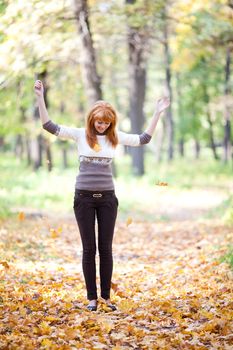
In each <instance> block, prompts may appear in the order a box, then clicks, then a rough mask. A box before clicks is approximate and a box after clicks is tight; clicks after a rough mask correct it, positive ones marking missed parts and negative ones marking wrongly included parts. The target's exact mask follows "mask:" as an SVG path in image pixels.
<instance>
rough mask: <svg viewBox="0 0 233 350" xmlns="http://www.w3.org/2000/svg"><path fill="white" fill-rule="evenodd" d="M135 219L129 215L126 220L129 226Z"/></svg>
mask: <svg viewBox="0 0 233 350" xmlns="http://www.w3.org/2000/svg"><path fill="white" fill-rule="evenodd" d="M132 222H133V219H132V218H131V217H128V219H127V221H126V226H129V225H130V224H132Z"/></svg>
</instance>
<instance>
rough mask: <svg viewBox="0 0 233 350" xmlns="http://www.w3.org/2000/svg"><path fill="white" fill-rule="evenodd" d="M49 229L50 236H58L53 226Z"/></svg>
mask: <svg viewBox="0 0 233 350" xmlns="http://www.w3.org/2000/svg"><path fill="white" fill-rule="evenodd" d="M49 231H50V235H51V238H57V237H58V236H59V232H58V231H57V230H55V229H54V228H51V229H50V230H49Z"/></svg>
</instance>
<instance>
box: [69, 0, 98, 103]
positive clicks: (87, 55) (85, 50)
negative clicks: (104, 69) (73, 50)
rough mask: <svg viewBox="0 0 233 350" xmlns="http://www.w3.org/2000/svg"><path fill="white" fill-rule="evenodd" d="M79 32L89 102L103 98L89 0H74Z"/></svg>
mask: <svg viewBox="0 0 233 350" xmlns="http://www.w3.org/2000/svg"><path fill="white" fill-rule="evenodd" d="M73 3H74V12H75V18H76V23H77V28H78V32H79V34H80V36H81V42H82V52H81V54H82V68H83V79H84V85H85V88H86V94H87V98H88V102H89V104H91V105H92V104H93V103H95V102H96V101H97V100H101V99H102V91H101V78H100V76H99V75H98V73H97V67H96V56H95V50H94V45H93V40H92V35H91V30H90V25H89V18H88V5H87V0H73Z"/></svg>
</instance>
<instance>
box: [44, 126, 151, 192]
mask: <svg viewBox="0 0 233 350" xmlns="http://www.w3.org/2000/svg"><path fill="white" fill-rule="evenodd" d="M43 128H44V129H45V130H47V131H48V132H50V133H52V134H54V135H56V136H57V137H59V138H62V139H72V140H74V141H75V142H76V144H77V150H78V157H79V162H80V166H79V173H78V175H77V177H76V183H75V188H76V189H79V190H89V191H108V190H114V183H113V176H112V166H111V163H112V160H113V158H114V156H115V152H116V148H115V147H113V146H112V144H111V143H110V142H109V141H108V139H107V136H106V135H97V142H98V145H97V146H96V147H94V149H93V148H91V147H90V146H89V144H88V142H87V139H86V130H85V129H84V128H73V127H67V126H64V125H57V124H55V123H53V122H52V121H51V120H50V121H48V122H47V123H45V124H43ZM117 137H118V144H119V145H125V146H134V147H136V146H140V145H143V144H145V143H148V142H149V141H150V139H151V136H150V135H148V134H147V133H145V132H144V133H142V134H141V135H138V134H127V133H125V132H122V131H117Z"/></svg>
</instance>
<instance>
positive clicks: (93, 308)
mask: <svg viewBox="0 0 233 350" xmlns="http://www.w3.org/2000/svg"><path fill="white" fill-rule="evenodd" d="M87 309H88V310H89V311H96V310H97V302H96V305H87Z"/></svg>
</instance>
